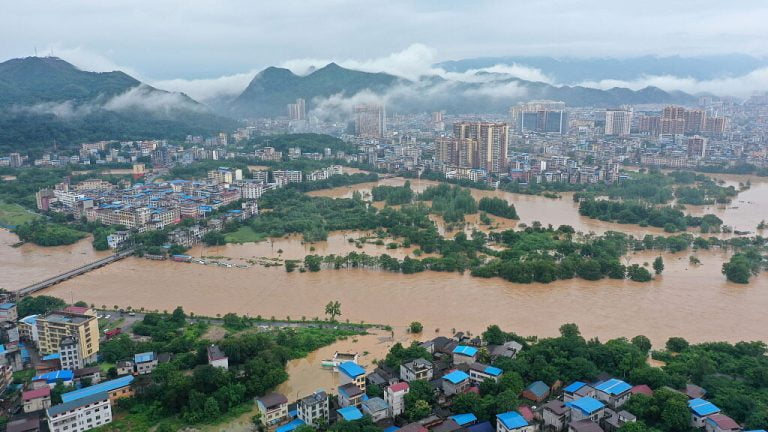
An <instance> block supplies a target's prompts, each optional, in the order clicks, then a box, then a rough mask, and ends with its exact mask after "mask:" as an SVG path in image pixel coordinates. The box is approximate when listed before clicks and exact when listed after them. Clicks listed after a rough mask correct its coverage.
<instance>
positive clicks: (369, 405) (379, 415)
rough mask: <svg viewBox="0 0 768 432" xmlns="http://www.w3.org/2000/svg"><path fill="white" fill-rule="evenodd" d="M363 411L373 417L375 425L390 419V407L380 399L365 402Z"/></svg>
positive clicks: (374, 398) (375, 398)
mask: <svg viewBox="0 0 768 432" xmlns="http://www.w3.org/2000/svg"><path fill="white" fill-rule="evenodd" d="M362 411H363V413H365V414H367V415H369V416H371V419H372V420H373V421H374V423H375V422H379V421H381V420H384V419H386V418H388V417H389V405H387V403H386V402H385V401H384V399H382V398H380V397H372V398H369V399H368V400H365V401H363V404H362Z"/></svg>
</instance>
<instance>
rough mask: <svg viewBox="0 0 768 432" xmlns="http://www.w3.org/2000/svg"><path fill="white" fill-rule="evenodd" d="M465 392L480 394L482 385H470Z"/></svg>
mask: <svg viewBox="0 0 768 432" xmlns="http://www.w3.org/2000/svg"><path fill="white" fill-rule="evenodd" d="M464 393H474V394H478V395H479V394H480V387H477V386H472V387H468V388H467V389H466V390H464Z"/></svg>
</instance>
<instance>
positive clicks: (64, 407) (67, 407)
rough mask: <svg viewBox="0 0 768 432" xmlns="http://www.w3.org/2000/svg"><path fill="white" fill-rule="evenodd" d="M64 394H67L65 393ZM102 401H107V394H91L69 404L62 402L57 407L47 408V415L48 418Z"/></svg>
mask: <svg viewBox="0 0 768 432" xmlns="http://www.w3.org/2000/svg"><path fill="white" fill-rule="evenodd" d="M89 388H90V387H89ZM65 394H67V393H65ZM62 396H63V395H62ZM104 400H109V395H108V394H107V392H96V393H94V394H91V395H88V396H85V397H82V398H78V399H75V400H71V401H69V402H64V403H61V404H58V405H54V406H52V407H50V408H48V415H49V416H54V415H57V414H61V413H65V412H67V411H71V410H73V409H75V408H78V407H81V406H84V405H88V404H92V403H94V402H99V401H104Z"/></svg>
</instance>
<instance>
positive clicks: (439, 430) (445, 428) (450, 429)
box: [430, 418, 464, 432]
mask: <svg viewBox="0 0 768 432" xmlns="http://www.w3.org/2000/svg"><path fill="white" fill-rule="evenodd" d="M463 430H464V428H462V427H461V426H459V424H458V423H456V421H455V420H453V419H451V418H449V419H447V420H445V421H443V422H442V423H440V424H439V425H437V426H435V427H433V428H432V429H430V431H431V432H459V431H463Z"/></svg>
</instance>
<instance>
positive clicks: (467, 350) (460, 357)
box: [453, 345, 478, 365]
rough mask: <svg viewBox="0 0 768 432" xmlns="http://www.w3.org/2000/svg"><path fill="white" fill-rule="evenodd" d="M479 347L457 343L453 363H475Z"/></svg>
mask: <svg viewBox="0 0 768 432" xmlns="http://www.w3.org/2000/svg"><path fill="white" fill-rule="evenodd" d="M477 352H478V350H477V348H475V347H471V346H466V345H457V346H456V348H454V349H453V364H456V365H458V364H471V363H475V362H476V361H477Z"/></svg>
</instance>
